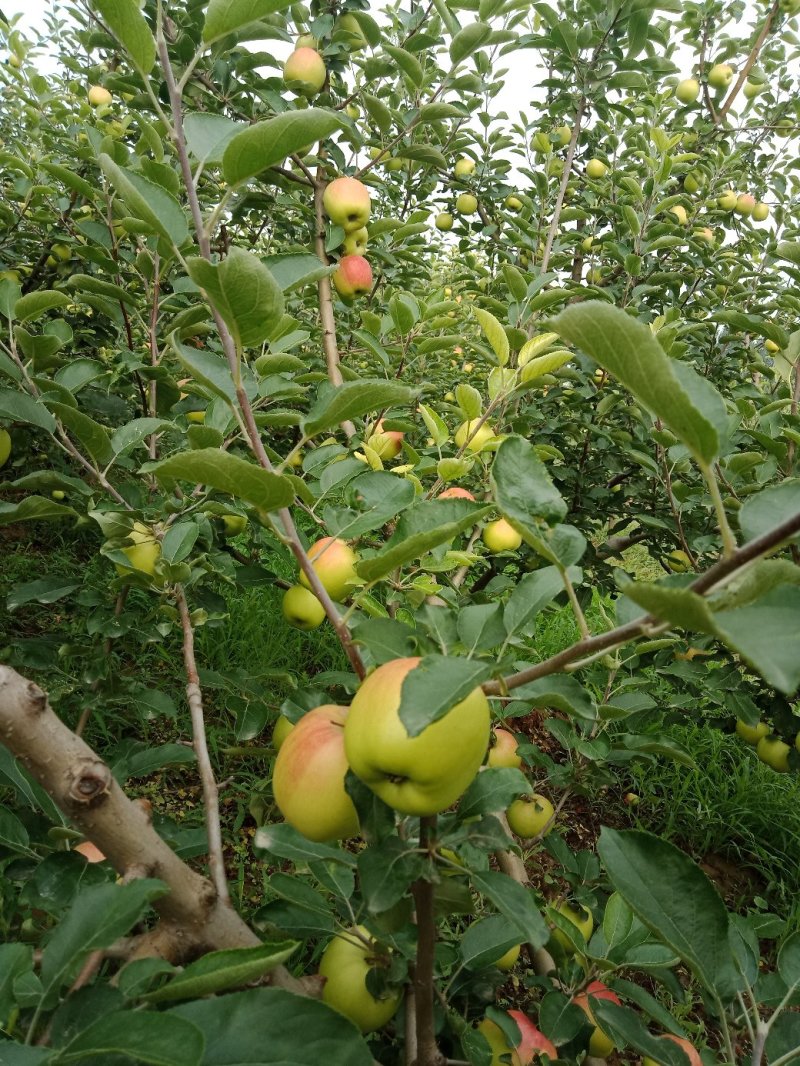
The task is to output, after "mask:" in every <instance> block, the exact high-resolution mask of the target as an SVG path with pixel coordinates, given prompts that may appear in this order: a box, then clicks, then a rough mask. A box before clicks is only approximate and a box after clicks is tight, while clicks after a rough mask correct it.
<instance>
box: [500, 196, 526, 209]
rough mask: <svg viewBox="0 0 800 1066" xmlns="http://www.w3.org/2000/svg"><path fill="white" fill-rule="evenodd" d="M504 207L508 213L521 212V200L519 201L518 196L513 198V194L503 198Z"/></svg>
mask: <svg viewBox="0 0 800 1066" xmlns="http://www.w3.org/2000/svg"><path fill="white" fill-rule="evenodd" d="M504 205H505V207H506V210H508V211H521V210H522V200H520V198H519V197H518V196H514V195H513V194H510V195H508V196H507V197H506V198H505V200H504Z"/></svg>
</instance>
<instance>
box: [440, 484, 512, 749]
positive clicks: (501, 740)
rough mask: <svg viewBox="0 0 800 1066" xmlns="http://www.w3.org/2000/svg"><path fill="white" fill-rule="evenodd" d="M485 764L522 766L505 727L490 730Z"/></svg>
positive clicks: (510, 734) (510, 735)
mask: <svg viewBox="0 0 800 1066" xmlns="http://www.w3.org/2000/svg"><path fill="white" fill-rule="evenodd" d="M462 491H463V490H462ZM442 495H444V493H442ZM467 495H469V494H467ZM486 765H487V766H522V756H521V755H520V754H519V752H518V751H517V738H516V737H515V736H514V734H513V733H509V731H508V730H507V729H493V730H492V736H491V739H490V741H489V754H488V756H487V758H486Z"/></svg>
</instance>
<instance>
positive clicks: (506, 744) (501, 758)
mask: <svg viewBox="0 0 800 1066" xmlns="http://www.w3.org/2000/svg"><path fill="white" fill-rule="evenodd" d="M486 765H487V766H522V756H521V755H520V754H519V753H518V751H517V738H516V737H515V736H514V734H513V733H509V731H508V730H507V729H494V730H492V736H491V739H490V741H489V755H488V756H487V759H486Z"/></svg>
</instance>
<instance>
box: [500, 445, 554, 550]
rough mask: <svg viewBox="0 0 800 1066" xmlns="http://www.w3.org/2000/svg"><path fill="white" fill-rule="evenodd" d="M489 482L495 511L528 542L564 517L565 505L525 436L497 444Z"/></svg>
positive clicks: (538, 536) (537, 537)
mask: <svg viewBox="0 0 800 1066" xmlns="http://www.w3.org/2000/svg"><path fill="white" fill-rule="evenodd" d="M491 483H492V490H493V492H494V498H495V500H496V501H497V506H498V508H499V509H500V510H501V511H502V512H503V514H504V515H505V516H506V518H507V519H508V520H509V521H510V522H511V523H512V525H513V526H514V527H515V528H516V529H518V530H519V532H520V533H521V534H522V536H523V537H524V538H525V540H526V542H528V543H530V541H531V539H535V540H538V539H540V534H541V532H542V526H543V525H554V524H555V523H556V522H560V521H561V519H562V518H564V517H565V516H566V513H567V505H566V502H565V501H564V499H563V497H562V496H561V493H560V492H559V491H558V489H557V488H556V487H555V486H554V485H553V482H552V481H551V479H550V475H549V474H548V472H547V468H546V467H545V465H544V463H543V462H542V460H541V459H540V458H539V456H538V455H537V454H536V449H535V448H534V446H533V445H532V444H531V443H530V442H529V441H527V440H525V438H524V437H506V439H505V440H504V441H503V442H502V443H501V444H500V447H499V448H498V449H497V454H496V455H495V458H494V462H493V463H492V470H491ZM532 546H534V545H532Z"/></svg>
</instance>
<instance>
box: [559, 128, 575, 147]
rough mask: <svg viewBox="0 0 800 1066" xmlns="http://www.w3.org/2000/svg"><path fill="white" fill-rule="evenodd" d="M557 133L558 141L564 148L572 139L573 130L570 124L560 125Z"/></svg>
mask: <svg viewBox="0 0 800 1066" xmlns="http://www.w3.org/2000/svg"><path fill="white" fill-rule="evenodd" d="M555 135H556V137H558V143H559V144H560V145H561V147H562V148H563V147H564V146H565V145H568V144H569V142H570V141H571V140H572V130H571V129H570V128H569V126H559V127H558V129H557V130H556V131H555Z"/></svg>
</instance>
